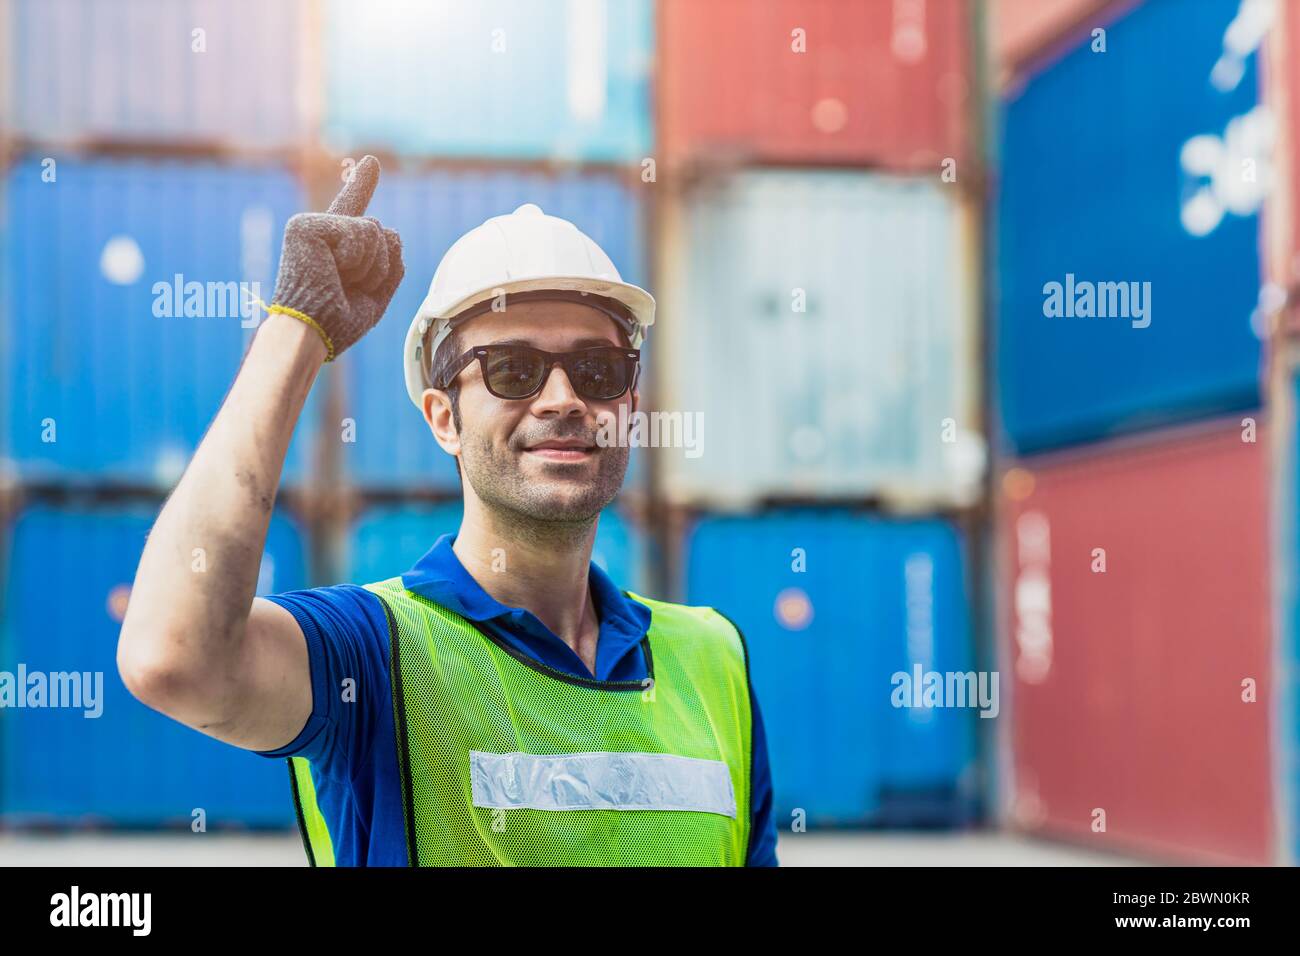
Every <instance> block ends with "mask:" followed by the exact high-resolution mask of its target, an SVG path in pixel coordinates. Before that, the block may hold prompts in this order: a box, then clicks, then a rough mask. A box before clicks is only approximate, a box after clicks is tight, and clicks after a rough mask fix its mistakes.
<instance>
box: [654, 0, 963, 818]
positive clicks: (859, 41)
mask: <svg viewBox="0 0 1300 956" xmlns="http://www.w3.org/2000/svg"><path fill="white" fill-rule="evenodd" d="M977 15H978V14H977V11H976V10H975V9H974V8H973V7H972V6H970V5H968V4H966V3H963V2H953V3H925V2H921V0H872V2H869V3H862V2H855V0H824V2H818V3H798V2H793V0H789V2H787V0H774V2H770V3H749V2H741V0H722V2H717V3H694V2H690V0H661V2H660V3H659V4H658V20H657V23H658V32H659V39H658V55H657V60H656V62H657V76H656V91H657V96H656V107H657V119H658V139H657V145H656V149H655V155H656V157H657V159H658V164H659V165H658V182H657V184H656V186H655V187H654V188H655V191H656V196H657V198H658V205H657V208H656V222H657V223H658V225H659V235H658V242H657V255H656V267H657V271H656V275H655V281H656V284H655V286H654V288H653V289H652V291H654V292H655V294H656V295H657V296H658V297H659V302H660V319H659V323H658V324H657V325H656V327H655V329H654V331H653V333H652V338H654V339H655V341H656V346H657V349H658V351H657V353H656V355H657V357H658V358H659V359H660V361H659V363H658V364H657V365H652V367H651V370H650V371H651V375H652V377H653V383H654V389H653V397H654V402H653V404H652V405H651V406H650V407H651V409H653V410H655V411H659V412H662V413H666V414H671V415H678V416H680V417H681V420H682V421H683V422H690V423H692V424H693V425H694V426H695V427H694V430H693V432H692V429H691V428H684V429H682V430H681V431H679V434H680V435H682V436H683V440H682V441H681V442H680V443H678V444H676V445H674V446H672V447H657V448H648V449H645V452H646V453H647V455H648V456H649V459H650V462H651V468H650V471H651V477H652V482H653V484H654V487H655V489H656V491H657V492H658V493H659V495H660V496H661V500H662V501H663V503H664V505H665V511H664V515H665V518H664V520H663V521H662V522H661V523H660V524H659V525H658V529H657V530H659V532H660V533H661V535H662V541H663V544H664V548H665V553H667V554H668V555H669V556H670V558H671V561H670V568H669V571H670V575H669V579H668V582H667V583H668V587H669V589H670V591H672V592H673V596H674V597H678V598H679V599H683V600H685V601H686V602H687V603H689V604H704V605H712V606H715V607H717V608H718V609H720V610H721V611H723V612H724V613H725V614H727V615H728V616H729V617H731V618H732V619H733V620H734V621H735V622H736V623H737V624H738V625H739V627H740V628H741V630H742V632H743V633H744V634H745V636H746V640H747V644H748V648H749V652H750V666H751V677H752V680H753V683H754V687H755V689H756V692H757V697H758V701H759V705H760V708H761V710H762V713H763V716H764V720H765V724H766V727H767V738H768V746H769V751H770V757H771V764H772V775H773V781H774V789H775V794H774V797H775V799H774V815H775V818H776V823H777V826H778V829H779V830H780V831H783V832H784V831H787V830H788V829H789V828H791V827H792V826H793V827H794V828H795V829H796V830H797V829H798V828H799V826H800V825H809V826H817V825H823V826H861V825H877V824H935V825H953V824H957V823H961V822H964V821H966V820H968V819H969V818H970V816H971V814H972V813H973V812H974V811H975V810H976V805H977V795H978V790H979V780H978V778H977V774H976V773H975V754H976V740H977V736H978V734H977V730H978V727H979V725H980V724H981V723H986V722H982V721H980V720H979V719H978V718H977V717H976V716H975V715H976V709H977V708H976V707H975V706H961V707H947V706H917V707H913V706H910V705H911V703H912V700H911V697H910V695H903V694H899V693H896V691H898V689H899V687H900V686H901V684H902V681H900V680H897V679H896V678H897V677H898V675H905V679H906V681H907V682H910V681H912V680H913V679H914V678H916V679H917V680H918V681H919V680H921V679H922V678H923V677H924V676H925V675H928V674H931V673H940V674H949V673H952V674H957V673H961V674H970V675H972V676H974V675H975V668H976V666H977V665H976V654H975V648H974V641H973V639H972V626H973V622H972V620H971V616H970V615H969V613H968V610H967V606H968V604H969V601H970V598H971V595H972V582H971V581H970V579H969V574H968V570H967V549H968V548H969V547H970V546H971V544H972V541H971V537H972V532H977V531H978V528H979V521H978V516H977V512H976V511H974V510H973V506H975V505H976V504H977V503H978V501H979V499H980V495H981V490H982V481H983V459H984V441H983V438H982V421H981V416H980V412H979V392H978V387H977V385H978V383H977V369H978V358H977V357H978V354H979V348H980V340H979V336H978V334H977V332H976V329H977V323H976V318H975V312H976V308H977V303H978V294H977V292H976V287H977V282H976V276H977V275H978V273H979V268H980V266H979V261H978V255H977V253H976V248H977V247H976V246H975V243H974V238H975V236H976V235H977V234H978V230H979V204H978V194H979V189H978V186H977V184H978V182H979V180H980V172H979V170H978V168H977V164H976V162H975V158H976V156H977V153H976V152H975V151H974V150H973V149H972V146H973V144H974V143H975V141H976V138H977V137H976V136H975V126H974V124H973V123H972V122H971V116H972V115H973V110H972V108H971V104H972V101H973V99H974V92H975V89H976V86H977V82H978V78H977V76H976V75H975V71H974V57H973V55H972V50H973V48H974V33H973V27H974V23H975V18H976V17H977ZM692 435H693V437H694V438H695V442H694V443H693V444H692V443H689V442H688V441H687V440H686V438H687V437H688V436H692ZM918 690H919V688H918ZM904 698H905V699H904ZM940 703H941V704H946V703H947V702H946V701H941V702H940ZM968 703H973V702H968ZM905 704H906V705H907V706H905Z"/></svg>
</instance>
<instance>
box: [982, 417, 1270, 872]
mask: <svg viewBox="0 0 1300 956" xmlns="http://www.w3.org/2000/svg"><path fill="white" fill-rule="evenodd" d="M1257 419H1258V413H1253V412H1252V413H1251V414H1250V415H1247V416H1243V417H1242V418H1241V419H1235V418H1234V419H1233V420H1229V421H1226V422H1215V423H1212V424H1211V425H1198V426H1191V427H1190V428H1187V429H1183V430H1175V431H1174V432H1172V433H1171V432H1162V433H1160V434H1159V435H1150V436H1143V437H1142V439H1141V440H1136V439H1126V440H1124V441H1122V442H1120V443H1118V444H1109V445H1104V446H1099V447H1092V448H1089V449H1087V450H1073V451H1070V452H1063V453H1057V454H1056V455H1052V456H1046V457H1041V458H1029V459H1024V460H1021V461H1020V462H1018V463H1017V464H1016V466H1015V468H1014V469H1013V470H1011V471H1010V472H1008V474H1007V476H1006V477H1005V478H1004V481H1003V488H1004V490H1005V495H1004V498H1003V505H1002V509H1001V511H1002V514H1001V518H1000V521H1001V534H1002V544H1001V559H1002V574H1001V577H1002V580H1001V586H1000V589H1001V594H1002V599H1003V600H1004V601H1005V602H1006V603H1005V609H1004V613H1003V614H1002V615H1001V619H1002V620H1003V621H1005V622H1006V626H1007V633H1004V634H1003V637H1002V644H1003V648H1004V653H1005V658H1004V659H1005V660H1006V670H1007V672H1008V673H1007V678H1008V680H1007V684H1008V688H1009V690H1011V692H1012V696H1011V698H1010V707H1009V708H1008V710H1009V712H1010V714H1009V715H1010V717H1011V749H1012V752H1013V756H1014V761H1013V763H1014V778H1015V779H1014V785H1013V787H1012V788H1011V792H1010V794H1009V797H1010V807H1009V810H1010V817H1011V820H1012V821H1013V822H1014V823H1016V824H1018V825H1019V826H1021V827H1023V828H1025V829H1028V830H1031V831H1035V832H1040V833H1048V834H1055V835H1059V836H1064V837H1068V838H1073V839H1075V840H1078V841H1080V842H1082V843H1084V844H1086V845H1088V846H1092V847H1095V848H1098V849H1105V850H1112V851H1115V850H1125V851H1131V850H1140V851H1145V852H1148V853H1151V854H1154V855H1156V856H1157V857H1160V858H1163V859H1168V860H1180V861H1182V862H1193V863H1216V862H1217V863H1237V864H1249V863H1269V862H1271V861H1272V853H1273V850H1274V846H1273V844H1274V821H1273V798H1272V791H1271V781H1272V774H1273V761H1272V758H1271V756H1270V754H1271V750H1270V744H1271V741H1270V737H1271V733H1270V723H1271V717H1270V714H1271V712H1272V710H1273V708H1274V707H1275V706H1276V704H1275V694H1276V692H1277V689H1278V688H1277V683H1276V681H1275V679H1274V676H1273V673H1272V658H1271V654H1272V641H1271V636H1270V619H1271V613H1270V601H1271V593H1272V587H1271V571H1270V560H1269V553H1270V552H1269V548H1270V533H1271V532H1270V528H1271V518H1270V514H1269V505H1268V500H1269V491H1268V482H1269V478H1268V471H1267V469H1268V463H1267V453H1266V451H1265V449H1266V447H1267V445H1266V436H1265V435H1264V434H1263V432H1262V430H1261V425H1262V422H1259V421H1258V420H1257ZM1243 422H1244V424H1243Z"/></svg>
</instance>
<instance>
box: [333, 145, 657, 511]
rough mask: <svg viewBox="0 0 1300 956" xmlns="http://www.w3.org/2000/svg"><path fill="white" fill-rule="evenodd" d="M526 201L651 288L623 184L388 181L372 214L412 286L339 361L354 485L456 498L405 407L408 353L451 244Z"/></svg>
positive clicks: (581, 179)
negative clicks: (399, 253)
mask: <svg viewBox="0 0 1300 956" xmlns="http://www.w3.org/2000/svg"><path fill="white" fill-rule="evenodd" d="M525 202H532V203H536V204H538V205H539V206H541V208H542V210H543V211H544V212H547V213H552V214H554V215H557V216H560V217H562V218H565V219H569V220H571V221H572V222H573V223H574V224H576V225H577V226H578V228H579V229H581V230H582V231H583V232H585V233H587V235H589V236H591V238H592V239H594V240H595V241H596V242H597V243H599V244H600V246H601V248H602V249H604V250H605V252H606V253H608V255H609V257H610V258H611V259H612V260H613V261H614V265H615V266H616V267H617V268H618V270H619V272H620V273H621V274H622V276H623V278H624V279H626V280H627V281H629V282H633V283H636V284H637V285H642V286H644V284H645V253H644V247H643V238H642V236H643V229H644V224H643V212H642V207H641V202H640V196H639V195H637V193H635V192H634V191H633V190H631V189H629V188H628V187H626V186H625V185H623V184H622V183H621V182H619V181H618V180H616V179H613V178H608V177H604V176H591V175H586V176H582V175H577V174H565V175H561V176H556V177H548V176H544V175H542V174H540V173H521V172H511V171H472V172H437V173H430V174H426V175H401V174H396V175H388V174H385V176H384V182H383V186H382V188H381V189H379V190H378V191H377V192H376V193H375V198H374V201H373V202H372V203H371V206H370V214H371V215H373V216H376V217H378V218H379V219H380V220H381V221H382V222H383V223H384V224H385V225H387V226H389V227H391V228H393V229H396V230H397V231H398V232H400V233H401V234H402V243H403V248H404V251H403V256H404V258H405V260H406V277H405V278H404V279H403V280H402V284H401V286H400V287H399V288H398V290H397V293H396V295H394V296H393V301H392V303H390V305H389V306H388V312H387V313H386V315H385V318H384V319H383V321H381V322H380V323H379V325H378V326H376V327H375V328H374V329H373V330H372V331H371V332H370V333H369V334H368V335H367V336H366V337H365V338H364V339H362V340H361V342H359V343H358V344H357V345H356V346H355V347H354V348H352V349H351V350H350V351H348V352H347V353H346V354H345V355H344V356H343V357H342V358H341V359H340V360H339V362H340V364H341V365H343V366H344V368H345V370H346V373H345V374H346V398H345V401H344V411H343V415H344V417H345V418H350V419H352V421H353V423H354V424H355V428H354V430H353V433H352V436H351V437H353V438H354V439H355V440H354V441H351V442H346V443H345V444H344V445H343V456H344V467H345V468H346V470H347V472H348V475H349V477H350V478H351V479H352V480H353V481H355V482H358V483H359V484H362V485H366V486H371V487H373V486H385V487H390V486H399V487H400V486H414V487H420V488H430V487H432V488H444V489H448V490H452V491H455V490H458V489H459V487H460V485H459V483H458V481H457V478H456V466H455V462H454V460H453V459H452V458H451V456H449V455H448V454H446V453H445V452H444V451H443V450H442V449H441V448H440V447H439V446H438V443H437V441H436V440H435V439H434V437H433V435H432V433H431V432H430V431H429V427H428V426H427V425H426V424H425V422H424V419H423V418H422V417H421V415H420V412H419V410H418V409H416V408H415V406H414V405H412V404H411V401H410V399H409V398H407V395H406V386H405V384H404V379H403V378H402V345H403V343H404V342H405V340H406V329H407V326H408V324H409V323H410V320H411V319H412V318H413V317H414V316H415V313H416V311H417V310H418V309H419V307H420V303H421V302H422V301H423V300H424V296H425V294H426V293H427V292H428V289H429V280H430V279H432V278H433V270H434V269H435V268H436V267H437V265H438V262H439V260H440V259H441V258H442V256H443V254H444V253H445V252H446V251H447V249H449V248H450V247H451V244H452V243H453V242H455V241H456V240H457V239H458V238H460V236H461V235H462V234H463V233H465V232H467V231H468V230H470V229H472V228H474V227H475V226H477V225H479V224H480V223H482V222H483V221H484V220H485V219H488V218H489V217H491V216H499V215H504V214H506V213H509V212H511V211H513V210H514V209H516V208H517V207H518V206H520V205H522V204H523V203H525ZM659 328H660V327H659V326H658V325H656V326H655V327H654V328H653V329H652V330H651V334H650V337H649V339H648V340H647V343H646V345H644V346H643V347H642V359H643V361H644V362H649V361H652V360H653V359H652V355H651V351H650V349H651V348H652V347H651V346H650V344H649V342H650V341H652V340H653V339H654V338H655V333H657V332H658V330H659ZM644 397H645V396H644V395H643V399H644ZM641 457H642V453H641V452H638V451H637V450H636V449H633V451H632V454H631V460H630V463H629V468H628V479H627V481H626V482H625V485H624V486H625V487H628V488H631V487H634V486H635V485H636V484H637V483H638V482H639V480H640V477H639V469H638V468H637V462H638V461H639V459H640V458H641Z"/></svg>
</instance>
